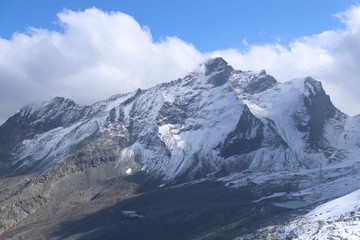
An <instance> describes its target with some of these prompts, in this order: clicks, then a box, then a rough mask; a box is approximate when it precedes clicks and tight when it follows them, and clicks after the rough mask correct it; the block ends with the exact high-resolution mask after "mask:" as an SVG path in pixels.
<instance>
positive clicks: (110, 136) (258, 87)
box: [0, 58, 360, 181]
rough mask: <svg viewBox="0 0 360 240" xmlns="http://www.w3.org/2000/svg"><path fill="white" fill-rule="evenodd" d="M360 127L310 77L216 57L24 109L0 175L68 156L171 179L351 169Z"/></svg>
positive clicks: (10, 126) (1, 135) (10, 127)
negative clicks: (162, 77) (179, 74)
mask: <svg viewBox="0 0 360 240" xmlns="http://www.w3.org/2000/svg"><path fill="white" fill-rule="evenodd" d="M358 123H359V118H358V117H349V116H347V115H345V114H343V113H341V112H340V111H339V110H337V109H336V108H335V107H334V106H333V104H332V103H331V101H330V98H329V96H327V95H326V93H325V92H324V90H323V89H322V86H321V83H320V82H318V81H316V80H314V79H312V78H303V79H294V80H292V81H289V82H286V83H278V82H277V81H276V80H275V79H274V78H273V77H271V76H269V75H267V74H266V72H265V71H260V72H252V71H246V72H244V71H239V70H234V69H233V68H232V67H231V66H229V65H228V64H227V63H226V62H225V61H224V60H223V59H221V58H215V59H211V60H209V61H208V62H206V63H205V64H204V65H203V68H202V70H200V71H198V72H194V73H191V74H189V75H187V76H185V77H184V78H182V79H178V80H175V81H172V82H169V83H164V84H160V85H157V86H155V87H153V88H150V89H147V90H140V89H138V90H137V91H135V92H133V93H129V94H122V95H115V96H113V97H111V98H110V99H108V100H105V101H101V102H98V103H95V104H94V105H91V106H79V105H76V104H75V103H74V102H73V101H71V100H68V99H63V98H55V99H53V100H51V101H50V102H47V103H44V104H42V105H30V106H26V107H24V108H22V109H21V110H19V112H18V113H16V114H15V115H14V116H12V117H11V118H9V120H8V121H7V122H6V123H5V124H3V125H2V126H1V127H0V159H1V160H0V168H1V171H0V173H1V174H9V173H15V174H17V173H22V172H34V171H35V172H39V173H43V172H46V171H49V170H50V169H52V168H53V166H55V165H56V164H58V163H59V162H61V161H63V160H64V159H67V158H69V157H71V156H76V157H77V159H89V158H92V159H95V160H96V161H116V162H117V167H118V168H120V169H121V171H123V172H124V173H125V172H128V173H129V172H131V173H132V174H134V173H136V172H138V171H141V170H145V171H147V172H148V173H149V174H151V175H154V176H157V177H161V178H162V179H164V180H166V181H168V180H172V179H175V178H180V177H181V178H185V179H194V178H200V177H204V176H227V175H228V174H233V173H241V172H243V171H244V170H251V171H254V172H264V171H266V172H269V171H284V170H286V171H296V170H306V169H307V170H309V169H310V170H311V169H316V168H319V167H321V168H326V167H329V166H333V165H334V164H338V163H349V164H350V165H351V163H352V162H353V161H354V158H355V157H356V156H357V155H358V153H359V146H360V137H359V136H360V135H359V133H360V129H359V124H358ZM104 152H106V154H105V155H106V156H105V155H104ZM84 155H87V156H90V157H87V158H86V157H83V156H84ZM95 160H94V161H95ZM129 169H131V171H129Z"/></svg>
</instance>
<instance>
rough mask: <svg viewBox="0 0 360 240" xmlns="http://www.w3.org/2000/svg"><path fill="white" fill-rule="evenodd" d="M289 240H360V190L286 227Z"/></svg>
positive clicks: (333, 201) (313, 211)
mask: <svg viewBox="0 0 360 240" xmlns="http://www.w3.org/2000/svg"><path fill="white" fill-rule="evenodd" d="M285 235H286V236H287V239H294V240H295V239H299V240H300V239H301V240H302V239H303V240H307V239H339V240H342V239H348V240H356V239H360V190H358V191H355V192H352V193H350V194H348V195H345V196H343V197H340V198H337V199H335V200H332V201H330V202H327V203H325V204H322V205H320V206H318V207H316V208H315V209H314V210H312V211H311V212H309V213H308V214H306V215H305V216H302V217H300V218H298V219H296V220H295V221H293V222H292V223H290V224H289V225H288V226H287V227H286V234H285Z"/></svg>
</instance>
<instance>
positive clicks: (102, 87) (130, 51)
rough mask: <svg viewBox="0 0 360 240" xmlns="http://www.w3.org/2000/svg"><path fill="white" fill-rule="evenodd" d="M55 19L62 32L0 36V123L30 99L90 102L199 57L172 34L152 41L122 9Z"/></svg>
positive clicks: (172, 75)
mask: <svg viewBox="0 0 360 240" xmlns="http://www.w3.org/2000/svg"><path fill="white" fill-rule="evenodd" d="M58 18H59V22H60V24H61V25H62V27H63V30H64V31H63V32H50V31H48V30H46V29H30V32H29V33H28V34H23V33H16V34H14V35H13V37H12V39H11V40H6V39H1V38H0V52H1V54H0V84H1V88H0V109H1V113H0V114H1V115H0V122H2V121H4V120H5V118H7V117H8V116H9V115H11V114H13V113H14V112H15V111H16V110H17V109H18V108H20V107H21V106H22V105H24V104H27V103H30V102H39V101H42V100H48V99H50V98H52V97H54V96H64V97H69V98H72V99H74V100H75V101H76V102H79V103H82V104H89V103H93V102H95V101H98V100H103V99H106V98H108V97H110V96H111V95H112V94H116V93H123V92H129V91H134V90H136V89H137V88H148V87H151V86H153V85H155V84H157V83H160V82H165V81H169V80H173V79H176V78H179V77H182V76H183V75H185V74H187V73H188V72H190V71H192V70H194V68H195V67H196V66H198V65H199V63H200V62H202V61H203V55H202V54H201V53H200V52H199V51H198V50H196V49H195V47H193V46H192V45H191V44H189V43H186V42H184V41H182V40H180V39H178V38H176V37H167V38H165V39H164V40H162V41H160V42H154V41H153V39H152V37H151V34H150V31H149V29H148V28H146V27H143V26H140V25H139V24H138V23H137V22H136V21H135V20H134V19H133V18H132V17H131V16H129V15H127V14H124V13H120V12H111V13H107V12H103V11H101V10H99V9H96V8H91V9H87V10H85V11H83V12H73V11H63V12H61V13H59V14H58Z"/></svg>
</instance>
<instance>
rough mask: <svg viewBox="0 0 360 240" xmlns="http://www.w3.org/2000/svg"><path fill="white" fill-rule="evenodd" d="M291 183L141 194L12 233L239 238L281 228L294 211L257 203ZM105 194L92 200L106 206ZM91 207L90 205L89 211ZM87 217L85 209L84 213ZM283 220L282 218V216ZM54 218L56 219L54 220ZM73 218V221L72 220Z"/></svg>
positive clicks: (208, 185)
mask: <svg viewBox="0 0 360 240" xmlns="http://www.w3.org/2000/svg"><path fill="white" fill-rule="evenodd" d="M290 190H292V189H291V186H290V185H284V186H263V187H261V186H257V185H255V184H250V185H248V186H245V187H242V188H240V189H231V188H226V187H224V184H223V183H221V182H216V181H210V180H206V181H203V182H198V183H194V184H184V185H177V186H171V187H165V188H161V189H155V190H152V191H148V192H145V193H141V194H139V195H136V196H134V197H131V198H129V199H126V200H121V201H119V202H117V203H115V204H113V205H112V206H110V207H106V208H104V209H103V210H100V211H97V212H94V213H91V214H88V215H86V214H79V212H77V208H73V209H72V213H73V216H71V217H69V216H67V218H61V217H58V216H49V218H48V219H49V220H48V221H39V222H35V223H33V224H30V225H27V226H26V225H25V226H23V227H22V228H17V229H14V230H12V231H9V232H7V233H6V234H5V235H4V236H3V237H5V238H11V239H233V238H236V237H241V236H244V235H246V234H249V233H253V232H254V231H256V230H257V229H259V228H262V227H264V226H266V225H271V224H272V223H274V222H275V221H276V222H277V224H279V221H280V224H281V221H282V220H279V219H283V220H284V221H285V220H286V217H284V216H288V215H289V214H288V213H289V211H288V210H286V209H284V208H277V207H274V206H273V205H272V204H271V203H272V201H274V199H272V200H271V201H270V200H265V201H261V202H258V203H254V202H253V201H254V200H256V199H258V198H259V197H260V196H261V195H264V194H265V195H266V194H267V192H268V191H270V192H272V191H290ZM102 198H103V196H95V197H94V199H93V200H92V201H97V203H98V204H101V200H104V199H102ZM86 206H90V205H89V204H86V203H85V204H84V207H85V208H86ZM124 210H135V211H136V212H137V213H138V214H141V215H143V217H142V218H138V219H123V218H122V214H121V211H124ZM79 211H82V212H83V213H84V212H86V211H84V209H82V210H79ZM278 216H281V217H278ZM51 219H53V220H54V219H56V220H55V221H51ZM69 219H71V220H69Z"/></svg>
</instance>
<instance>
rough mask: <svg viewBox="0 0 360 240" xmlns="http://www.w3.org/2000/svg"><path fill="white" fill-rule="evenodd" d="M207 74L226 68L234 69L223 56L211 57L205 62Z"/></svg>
mask: <svg viewBox="0 0 360 240" xmlns="http://www.w3.org/2000/svg"><path fill="white" fill-rule="evenodd" d="M204 65H205V75H210V74H212V73H214V72H221V71H224V70H233V68H232V67H231V66H230V65H229V64H228V63H227V62H226V61H225V60H224V59H223V58H221V57H216V58H211V59H209V60H207V62H205V63H204Z"/></svg>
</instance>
